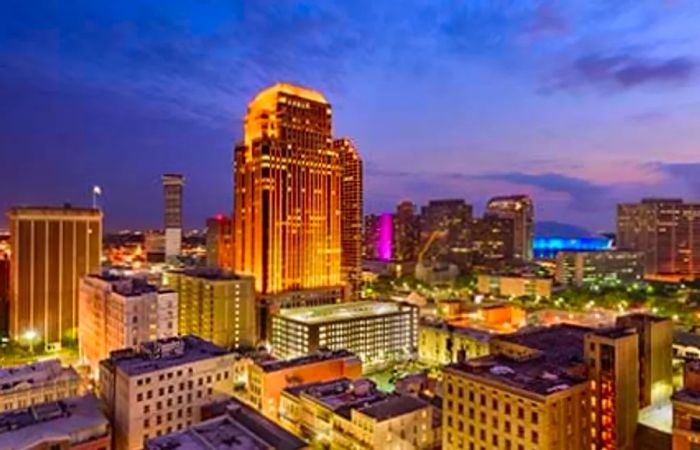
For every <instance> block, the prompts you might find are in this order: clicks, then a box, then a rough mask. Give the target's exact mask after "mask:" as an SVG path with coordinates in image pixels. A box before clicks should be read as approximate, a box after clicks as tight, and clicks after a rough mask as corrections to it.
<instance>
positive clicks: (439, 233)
mask: <svg viewBox="0 0 700 450" xmlns="http://www.w3.org/2000/svg"><path fill="white" fill-rule="evenodd" d="M446 235H447V231H446V230H435V231H433V232H432V233H430V237H429V238H428V240H427V241H426V242H425V244H424V245H423V248H422V249H421V250H420V252H418V257H417V258H416V263H418V264H422V263H423V257H424V256H425V254H426V252H427V251H428V250H429V249H430V247H431V246H432V245H433V242H435V240H436V239H438V238H440V239H442V238H444V237H445V236H446Z"/></svg>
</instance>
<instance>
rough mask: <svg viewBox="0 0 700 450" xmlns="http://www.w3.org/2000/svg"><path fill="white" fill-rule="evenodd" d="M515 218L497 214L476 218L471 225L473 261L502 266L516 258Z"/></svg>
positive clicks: (480, 264) (474, 262) (478, 263)
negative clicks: (514, 249) (514, 242)
mask: <svg viewBox="0 0 700 450" xmlns="http://www.w3.org/2000/svg"><path fill="white" fill-rule="evenodd" d="M513 232H514V227H513V219H510V218H505V217H496V216H488V215H486V216H484V217H483V218H476V219H474V221H473V222H472V226H471V253H472V258H471V259H472V263H473V264H475V265H478V266H485V267H499V268H500V267H502V265H503V264H508V263H509V262H512V260H513V258H514V253H513V241H514V235H513Z"/></svg>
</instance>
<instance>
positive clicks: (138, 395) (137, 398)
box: [136, 392, 143, 402]
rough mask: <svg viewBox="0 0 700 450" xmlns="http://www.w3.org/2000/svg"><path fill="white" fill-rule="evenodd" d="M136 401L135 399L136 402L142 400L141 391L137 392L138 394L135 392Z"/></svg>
mask: <svg viewBox="0 0 700 450" xmlns="http://www.w3.org/2000/svg"><path fill="white" fill-rule="evenodd" d="M136 401H137V402H141V401H143V394H142V393H141V392H139V393H138V394H136Z"/></svg>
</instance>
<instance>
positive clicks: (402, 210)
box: [393, 200, 420, 262]
mask: <svg viewBox="0 0 700 450" xmlns="http://www.w3.org/2000/svg"><path fill="white" fill-rule="evenodd" d="M419 219H420V217H419V216H418V215H417V214H416V205H415V204H414V203H413V202H411V201H409V200H404V201H402V202H401V203H399V204H398V205H397V206H396V213H395V214H394V233H393V241H394V242H393V246H394V259H395V260H397V261H399V262H405V261H415V260H416V256H417V253H418V242H419V239H420V223H419Z"/></svg>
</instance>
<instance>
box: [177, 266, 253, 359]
mask: <svg viewBox="0 0 700 450" xmlns="http://www.w3.org/2000/svg"><path fill="white" fill-rule="evenodd" d="M166 279H167V285H168V286H170V287H172V288H173V289H175V291H177V293H178V295H179V303H178V306H179V317H180V321H179V327H180V328H179V332H180V334H182V335H184V334H194V335H196V336H199V337H201V338H204V339H206V340H208V341H211V342H213V343H214V344H216V345H219V346H221V347H224V348H232V347H237V346H240V345H245V346H253V345H255V343H256V342H257V337H258V336H257V316H256V308H255V286H254V281H253V278H252V277H250V276H239V275H236V274H233V273H231V272H226V271H223V270H220V269H192V270H184V271H173V272H168V274H167V275H166Z"/></svg>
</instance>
